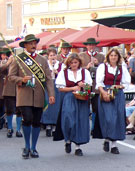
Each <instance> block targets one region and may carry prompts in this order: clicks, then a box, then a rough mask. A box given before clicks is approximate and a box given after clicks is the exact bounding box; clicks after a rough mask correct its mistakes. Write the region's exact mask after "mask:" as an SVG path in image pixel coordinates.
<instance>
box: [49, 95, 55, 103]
mask: <svg viewBox="0 0 135 171" xmlns="http://www.w3.org/2000/svg"><path fill="white" fill-rule="evenodd" d="M54 103H55V97H54V96H50V97H49V104H54Z"/></svg>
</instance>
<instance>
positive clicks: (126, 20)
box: [92, 13, 135, 29]
mask: <svg viewBox="0 0 135 171" xmlns="http://www.w3.org/2000/svg"><path fill="white" fill-rule="evenodd" d="M92 21H94V22H97V23H99V24H103V25H105V26H109V27H118V28H123V29H135V14H134V13H133V14H125V15H120V16H113V17H107V18H99V19H94V20H92Z"/></svg>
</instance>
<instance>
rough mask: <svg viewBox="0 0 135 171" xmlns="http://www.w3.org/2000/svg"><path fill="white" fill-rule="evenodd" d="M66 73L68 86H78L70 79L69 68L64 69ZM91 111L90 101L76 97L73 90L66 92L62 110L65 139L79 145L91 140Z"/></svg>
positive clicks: (62, 126)
mask: <svg viewBox="0 0 135 171" xmlns="http://www.w3.org/2000/svg"><path fill="white" fill-rule="evenodd" d="M82 71H83V70H82ZM64 73H65V80H66V87H70V86H73V85H74V86H76V84H77V83H76V84H75V83H74V82H71V81H69V80H68V78H67V70H64ZM82 80H84V76H83V75H82ZM89 113H90V110H89V105H88V101H83V100H78V99H76V98H75V96H74V95H73V93H72V92H66V93H65V95H64V98H63V104H62V111H61V128H62V132H63V135H64V139H65V141H67V140H70V141H71V142H74V143H76V144H78V145H80V144H85V143H88V142H89V139H90V125H89V124H90V123H89Z"/></svg>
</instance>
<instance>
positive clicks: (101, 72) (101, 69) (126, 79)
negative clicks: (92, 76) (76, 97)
mask: <svg viewBox="0 0 135 171" xmlns="http://www.w3.org/2000/svg"><path fill="white" fill-rule="evenodd" d="M106 65H107V67H108V72H109V73H110V74H113V75H115V73H116V70H117V67H115V68H113V67H112V66H111V65H110V64H108V63H106ZM119 73H120V71H118V74H119ZM104 77H105V64H103V63H102V64H100V65H99V66H98V68H97V72H96V89H98V87H105V84H104ZM130 83H131V77H130V74H129V72H128V70H127V68H126V67H125V66H123V65H122V79H121V83H120V84H122V85H123V86H124V87H125V88H126V87H128V85H129V84H130Z"/></svg>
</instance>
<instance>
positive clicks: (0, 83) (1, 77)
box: [0, 73, 4, 99]
mask: <svg viewBox="0 0 135 171" xmlns="http://www.w3.org/2000/svg"><path fill="white" fill-rule="evenodd" d="M3 85H4V75H3V74H1V73H0V99H3V96H2V92H3Z"/></svg>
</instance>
